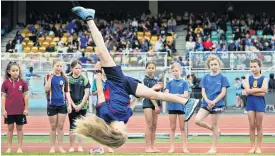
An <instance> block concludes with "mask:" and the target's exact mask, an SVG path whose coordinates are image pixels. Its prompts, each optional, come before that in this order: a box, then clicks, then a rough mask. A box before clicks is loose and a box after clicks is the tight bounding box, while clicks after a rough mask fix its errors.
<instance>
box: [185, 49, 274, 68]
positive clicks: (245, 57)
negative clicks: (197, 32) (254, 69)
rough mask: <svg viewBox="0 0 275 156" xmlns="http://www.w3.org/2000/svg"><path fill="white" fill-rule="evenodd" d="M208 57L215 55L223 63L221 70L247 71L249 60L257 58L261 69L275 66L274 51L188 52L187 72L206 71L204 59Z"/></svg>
mask: <svg viewBox="0 0 275 156" xmlns="http://www.w3.org/2000/svg"><path fill="white" fill-rule="evenodd" d="M209 55H217V56H218V57H219V58H220V59H221V61H222V62H223V66H222V67H221V69H222V70H234V71H236V70H238V71H248V70H250V60H251V59H254V58H258V59H260V60H261V61H262V69H263V70H266V69H268V68H271V67H274V66H275V51H260V52H248V51H230V52H221V53H216V52H207V51H204V52H190V56H189V60H190V66H189V70H190V71H191V70H192V71H193V70H206V69H207V67H206V59H207V57H208V56H209Z"/></svg>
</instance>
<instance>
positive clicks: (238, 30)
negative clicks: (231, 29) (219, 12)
mask: <svg viewBox="0 0 275 156" xmlns="http://www.w3.org/2000/svg"><path fill="white" fill-rule="evenodd" d="M233 37H234V40H237V39H239V38H241V37H242V35H241V32H240V29H239V28H237V29H236V31H235V33H234V34H233Z"/></svg>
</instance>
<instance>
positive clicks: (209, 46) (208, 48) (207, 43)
mask: <svg viewBox="0 0 275 156" xmlns="http://www.w3.org/2000/svg"><path fill="white" fill-rule="evenodd" d="M202 45H203V47H204V51H211V49H212V46H213V45H214V44H213V42H212V41H211V40H210V38H207V40H206V41H205V42H203V43H202Z"/></svg>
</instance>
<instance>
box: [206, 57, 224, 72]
mask: <svg viewBox="0 0 275 156" xmlns="http://www.w3.org/2000/svg"><path fill="white" fill-rule="evenodd" d="M214 60H216V61H218V63H219V65H220V67H221V66H222V65H223V63H222V61H221V60H220V58H219V57H218V56H216V55H209V56H208V57H207V59H206V67H207V68H208V69H210V66H209V63H210V61H214Z"/></svg>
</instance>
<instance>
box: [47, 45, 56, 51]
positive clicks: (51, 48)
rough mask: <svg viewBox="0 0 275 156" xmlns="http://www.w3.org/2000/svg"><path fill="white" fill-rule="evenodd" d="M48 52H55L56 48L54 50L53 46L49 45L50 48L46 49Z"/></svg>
mask: <svg viewBox="0 0 275 156" xmlns="http://www.w3.org/2000/svg"><path fill="white" fill-rule="evenodd" d="M46 52H55V48H54V47H53V46H52V45H49V46H48V47H47V48H46Z"/></svg>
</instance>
